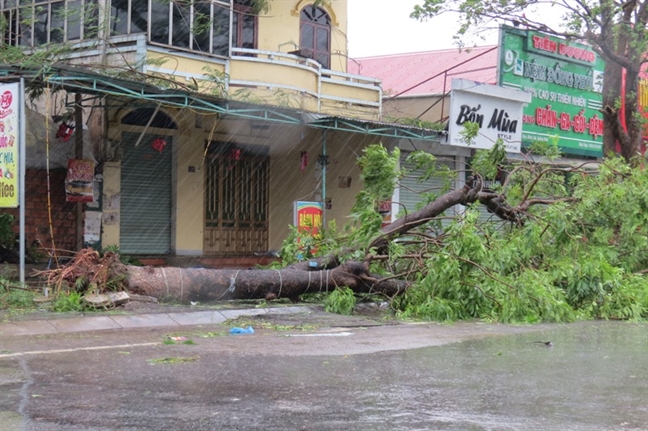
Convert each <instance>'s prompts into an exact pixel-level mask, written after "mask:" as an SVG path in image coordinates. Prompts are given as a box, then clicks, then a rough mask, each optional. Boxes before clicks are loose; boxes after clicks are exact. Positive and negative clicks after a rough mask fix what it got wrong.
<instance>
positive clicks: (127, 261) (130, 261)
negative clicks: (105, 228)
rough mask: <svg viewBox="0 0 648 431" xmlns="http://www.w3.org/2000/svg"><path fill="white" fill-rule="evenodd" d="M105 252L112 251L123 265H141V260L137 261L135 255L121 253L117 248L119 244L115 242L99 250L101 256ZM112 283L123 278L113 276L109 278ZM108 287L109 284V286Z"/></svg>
mask: <svg viewBox="0 0 648 431" xmlns="http://www.w3.org/2000/svg"><path fill="white" fill-rule="evenodd" d="M106 253H113V254H116V255H117V256H119V261H120V262H121V263H123V264H124V265H133V266H142V262H140V261H139V259H137V258H136V257H133V256H128V255H122V254H121V251H120V250H119V246H117V245H115V244H110V245H107V246H105V247H104V248H103V249H102V250H101V253H100V254H101V256H102V257H103V256H105V255H106ZM111 281H112V282H113V283H116V284H119V283H120V282H121V281H123V278H121V277H115V278H114V279H112V280H111ZM109 287H110V286H109ZM110 290H120V289H110Z"/></svg>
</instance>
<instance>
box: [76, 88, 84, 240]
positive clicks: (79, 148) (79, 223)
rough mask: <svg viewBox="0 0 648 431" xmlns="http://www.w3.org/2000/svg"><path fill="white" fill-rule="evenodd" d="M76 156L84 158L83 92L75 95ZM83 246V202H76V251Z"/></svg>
mask: <svg viewBox="0 0 648 431" xmlns="http://www.w3.org/2000/svg"><path fill="white" fill-rule="evenodd" d="M74 127H75V133H74V158H75V159H77V160H80V159H83V110H82V109H81V93H76V94H75V95H74ZM82 248H83V202H77V204H76V251H79V250H81V249H82Z"/></svg>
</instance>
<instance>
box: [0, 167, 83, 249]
mask: <svg viewBox="0 0 648 431" xmlns="http://www.w3.org/2000/svg"><path fill="white" fill-rule="evenodd" d="M66 173H67V172H66V170H65V169H55V170H51V171H50V200H51V208H52V227H53V232H54V244H55V245H56V248H57V249H58V250H71V251H75V248H76V204H75V203H68V202H66V201H65V175H66ZM25 183H26V189H25V244H26V246H27V247H30V246H31V245H32V244H33V243H34V242H35V241H36V240H37V239H38V240H40V242H41V243H42V244H43V246H44V247H46V248H47V249H51V248H52V237H51V235H50V228H49V215H48V211H47V171H45V170H40V169H27V173H26V176H25ZM1 211H3V212H9V213H11V214H13V215H14V216H15V218H16V219H15V222H14V232H16V234H18V231H19V224H18V209H6V208H4V209H2V210H1Z"/></svg>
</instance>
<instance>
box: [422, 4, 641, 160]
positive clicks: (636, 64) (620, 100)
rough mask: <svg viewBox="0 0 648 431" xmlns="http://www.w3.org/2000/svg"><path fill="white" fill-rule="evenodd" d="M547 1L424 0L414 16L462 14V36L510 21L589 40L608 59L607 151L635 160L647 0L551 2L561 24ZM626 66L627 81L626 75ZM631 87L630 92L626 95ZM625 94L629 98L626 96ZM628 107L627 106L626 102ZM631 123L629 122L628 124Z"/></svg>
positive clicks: (605, 101)
mask: <svg viewBox="0 0 648 431" xmlns="http://www.w3.org/2000/svg"><path fill="white" fill-rule="evenodd" d="M541 3H542V2H538V1H534V0H516V1H496V0H450V1H447V0H422V2H421V3H420V4H419V5H417V6H415V9H414V11H413V12H412V17H413V18H416V19H420V20H425V19H428V18H431V17H435V16H439V15H442V14H445V13H449V12H450V13H457V14H458V15H459V17H460V18H459V20H460V24H461V25H460V29H459V32H458V34H457V36H456V37H457V40H458V41H459V43H460V44H461V40H462V38H463V37H464V36H466V34H467V33H469V32H470V31H473V30H474V29H475V28H488V27H489V25H490V26H491V28H492V25H493V24H497V23H509V24H514V25H516V26H520V27H523V28H528V29H531V30H536V31H542V32H545V33H548V34H553V35H556V36H561V37H564V38H567V39H570V40H577V41H585V42H586V43H588V44H589V45H591V46H592V48H593V49H594V50H595V51H596V52H597V53H598V54H599V55H601V56H602V57H603V58H604V59H605V61H606V65H605V75H604V82H603V105H602V106H603V108H602V109H601V112H602V113H603V118H604V121H605V127H604V136H603V151H604V154H605V155H608V154H610V153H612V152H615V149H616V142H618V143H619V144H620V148H621V155H622V156H623V157H624V158H625V159H626V160H627V161H630V160H632V159H633V158H635V157H636V156H637V155H638V154H639V150H640V145H641V139H642V129H643V124H642V123H643V119H642V116H641V113H640V112H639V106H638V103H637V97H638V91H639V77H640V72H641V70H642V67H645V64H646V63H648V55H646V53H647V52H648V27H647V26H648V1H647V0H629V1H616V0H576V1H573V0H558V1H554V2H551V4H550V5H545V6H547V7H548V6H551V14H552V15H553V16H560V17H562V22H561V23H560V25H555V26H551V25H548V23H547V20H546V13H545V14H543V13H542V12H540V13H538V12H537V9H536V8H537V7H538V5H540V4H541ZM624 71H625V75H626V78H625V79H626V86H625V88H623V89H622V86H621V78H622V74H623V72H624ZM622 91H625V94H622ZM622 96H625V97H622ZM622 104H623V105H625V106H624V109H621V106H622ZM622 123H625V125H626V127H625V128H624V127H623V126H622Z"/></svg>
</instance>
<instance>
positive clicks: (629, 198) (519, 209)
mask: <svg viewBox="0 0 648 431" xmlns="http://www.w3.org/2000/svg"><path fill="white" fill-rule="evenodd" d="M548 151H551V149H549V150H548ZM499 153H501V146H500V145H496V146H495V147H494V148H493V149H492V150H489V151H480V152H479V153H478V159H480V160H482V162H481V164H482V165H483V166H486V165H488V163H491V164H493V165H494V166H495V167H496V168H497V169H498V170H500V171H502V172H504V174H505V175H504V177H505V180H504V181H503V183H502V184H501V185H500V187H499V190H498V191H497V192H480V193H481V194H478V195H477V196H478V197H477V199H476V200H474V201H473V203H469V204H467V205H466V206H465V211H464V212H462V213H461V214H459V215H457V216H455V217H454V218H453V220H452V221H451V222H450V223H441V217H443V216H444V215H445V214H444V213H439V214H438V215H437V216H436V217H430V218H423V219H418V221H419V223H413V222H412V223H405V224H404V227H397V228H391V227H390V226H387V227H381V226H380V224H379V223H368V222H367V221H368V220H374V219H378V218H379V215H378V214H377V211H376V207H375V205H373V204H372V199H373V200H380V199H384V193H385V190H387V189H389V188H390V187H393V186H394V184H397V182H398V180H399V178H401V177H402V175H403V173H402V172H401V171H400V169H398V167H394V168H393V169H392V168H390V169H385V170H384V171H383V172H382V173H381V174H380V175H378V174H373V173H374V172H376V171H375V169H376V168H378V167H380V166H386V165H389V164H390V163H389V162H388V161H389V160H393V159H391V158H392V157H394V156H395V155H397V154H398V153H397V152H396V153H395V154H394V153H392V154H391V155H390V154H389V153H388V152H387V150H386V149H385V148H384V147H382V146H381V145H375V146H371V147H369V148H367V149H366V151H365V154H364V155H363V156H362V157H361V158H360V164H361V166H362V168H363V173H367V175H364V176H363V178H364V181H365V190H363V192H362V193H361V194H360V195H359V197H358V202H357V204H356V211H355V213H354V215H353V217H354V221H355V223H352V224H351V225H349V226H346V227H345V228H344V229H343V230H342V232H338V231H337V230H336V229H327V230H325V231H324V232H323V233H321V236H320V237H319V238H315V239H314V238H310V240H309V242H302V241H304V239H301V240H299V241H296V240H295V238H294V237H292V238H289V239H288V240H287V241H286V247H285V248H284V250H283V251H282V256H284V258H285V259H286V262H288V263H291V264H292V265H295V262H296V261H299V260H300V259H299V258H296V256H297V249H299V248H300V247H299V244H308V247H312V248H311V249H315V250H317V251H316V253H315V257H309V258H308V259H309V260H312V259H317V256H320V257H321V258H320V260H319V261H318V262H319V263H322V262H327V263H326V265H329V267H330V266H333V265H335V264H334V263H331V262H332V259H330V256H331V255H335V256H336V259H335V261H337V262H342V261H345V260H359V261H362V262H364V264H365V265H367V267H368V268H370V271H371V272H372V273H374V274H377V275H376V277H382V278H383V279H384V278H390V277H394V278H398V279H402V280H405V281H407V283H408V286H409V287H408V288H407V289H406V290H405V292H404V293H403V294H401V295H397V296H395V297H393V298H391V299H392V306H393V307H394V309H395V310H396V311H397V312H398V313H399V314H400V315H401V316H403V317H414V318H423V319H432V320H456V319H469V318H482V319H490V320H494V321H500V322H540V321H552V322H562V321H572V320H574V319H579V318H606V319H634V320H640V319H645V318H647V317H648V279H647V277H646V273H648V253H647V252H648V229H647V228H646V226H648V191H647V190H648V172H647V171H646V170H641V169H633V168H632V167H631V166H630V165H628V164H627V163H626V162H625V161H624V160H623V159H621V158H608V159H607V160H605V162H604V163H602V164H601V165H600V167H599V169H598V170H597V171H592V170H587V169H584V168H583V167H580V166H575V167H574V166H560V165H556V164H552V163H549V164H536V163H532V162H530V161H523V162H516V163H513V164H511V163H508V162H507V161H506V160H505V159H504V158H502V157H501V155H500V154H499ZM413 158H415V159H416V158H426V156H425V155H421V154H417V153H415V154H414V155H413ZM428 160H430V159H429V158H428ZM427 167H428V168H430V169H434V168H435V167H436V163H435V162H434V161H433V162H432V163H431V164H428V166H427ZM387 172H389V173H390V175H387ZM479 176H480V175H479V173H477V172H473V180H472V181H474V182H475V183H477V182H478V181H479V179H478V178H479ZM451 193H455V192H453V191H451V192H448V193H446V194H442V195H440V196H439V197H438V198H437V199H436V200H434V201H433V202H431V203H430V204H428V205H427V206H426V207H431V206H433V205H435V202H436V203H437V204H438V201H443V200H444V199H446V198H447V196H448V195H449V194H451ZM494 200H497V201H498V202H499V204H498V205H499V206H501V207H505V208H506V210H507V211H508V212H509V213H514V214H516V217H515V218H510V219H509V220H508V221H502V220H501V219H499V218H498V217H495V216H492V217H491V219H490V220H488V221H484V217H483V216H481V217H480V207H481V208H482V210H481V214H483V212H484V211H483V205H484V204H487V205H488V207H489V208H491V204H492V202H493V201H494ZM446 209H448V210H449V209H450V206H447V207H446ZM404 218H405V219H407V216H406V217H404ZM400 220H402V219H400ZM400 220H399V221H397V222H396V223H395V224H398V223H399V222H400ZM390 229H392V230H391V231H390ZM390 232H397V233H396V234H394V235H392V236H389V241H386V242H383V241H381V240H379V239H383V238H385V237H386V236H388V235H389V234H390ZM302 256H303V255H302ZM303 259H305V258H303ZM303 259H302V260H303ZM345 293H346V294H347V295H348V291H345Z"/></svg>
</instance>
